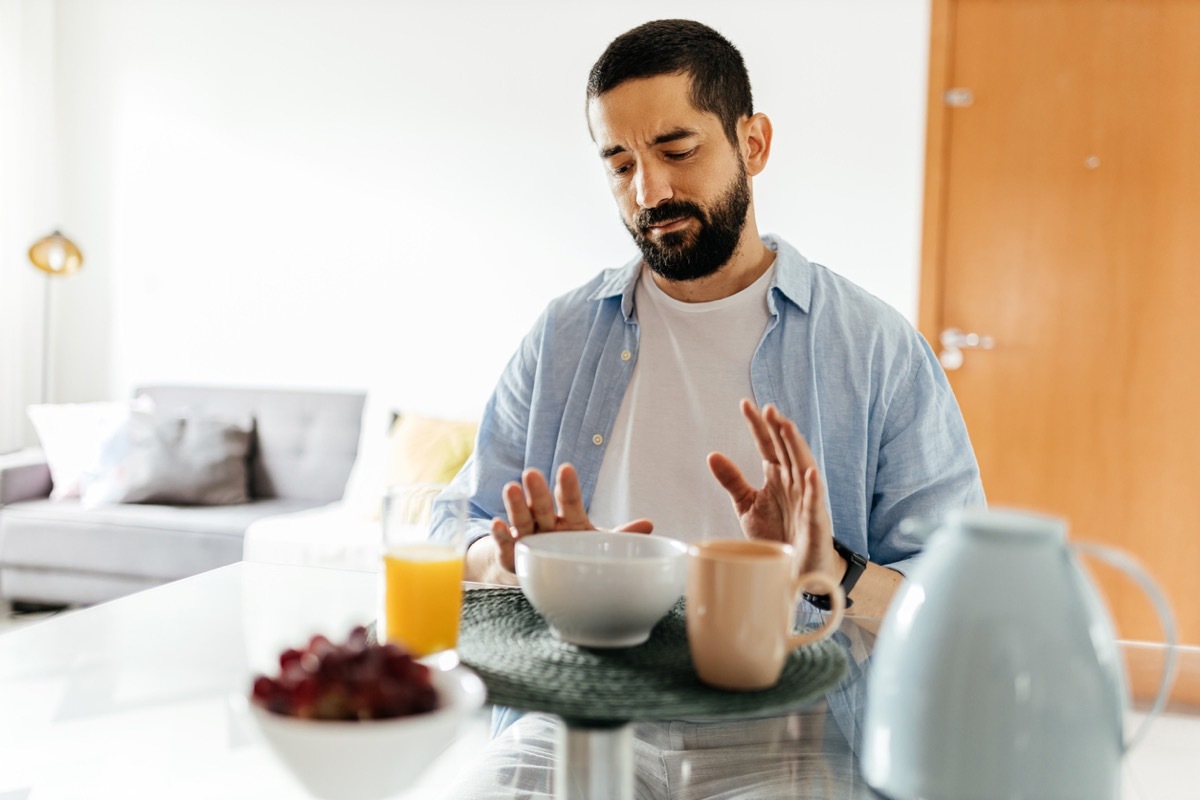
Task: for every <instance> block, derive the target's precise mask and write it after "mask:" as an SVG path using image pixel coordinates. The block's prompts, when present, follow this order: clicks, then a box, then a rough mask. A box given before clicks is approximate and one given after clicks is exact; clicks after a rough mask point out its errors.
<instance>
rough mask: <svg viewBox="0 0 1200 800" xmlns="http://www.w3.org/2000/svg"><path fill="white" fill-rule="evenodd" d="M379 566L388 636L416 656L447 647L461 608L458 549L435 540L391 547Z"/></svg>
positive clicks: (455, 631)
mask: <svg viewBox="0 0 1200 800" xmlns="http://www.w3.org/2000/svg"><path fill="white" fill-rule="evenodd" d="M383 567H384V600H383V602H384V618H385V620H386V623H387V625H386V627H387V640H388V641H389V642H394V643H395V644H398V645H401V646H402V647H405V648H407V649H408V650H409V651H410V652H411V653H412V654H413V655H414V656H416V657H418V658H419V657H421V656H427V655H429V654H430V653H437V652H440V651H442V650H450V649H452V648H453V647H454V646H455V645H456V644H457V642H458V617H459V614H461V613H462V580H463V556H462V552H461V551H459V550H458V549H457V548H455V547H450V546H446V545H438V544H413V545H403V546H399V547H391V548H388V550H387V551H386V552H385V553H384V555H383Z"/></svg>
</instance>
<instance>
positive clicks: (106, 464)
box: [80, 410, 253, 507]
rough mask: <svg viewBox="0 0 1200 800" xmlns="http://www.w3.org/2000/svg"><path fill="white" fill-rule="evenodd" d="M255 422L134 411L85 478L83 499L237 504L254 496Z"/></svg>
mask: <svg viewBox="0 0 1200 800" xmlns="http://www.w3.org/2000/svg"><path fill="white" fill-rule="evenodd" d="M252 435H253V422H252V421H231V420H229V419H220V418H214V417H204V416H198V415H189V414H182V415H180V414H166V413H162V412H154V411H138V410H134V411H131V412H130V414H129V418H128V419H127V420H126V422H125V424H124V425H122V426H121V427H119V428H118V429H117V431H116V432H115V433H114V434H113V435H112V436H110V437H109V438H108V440H107V441H106V442H105V443H104V445H103V447H102V448H101V454H100V459H99V463H98V464H97V465H96V467H95V468H94V469H93V470H89V471H88V473H87V474H86V475H85V477H84V479H83V481H82V484H83V486H82V492H81V495H80V502H81V504H82V505H84V506H87V507H94V506H99V505H106V504H110V503H158V504H162V505H204V506H217V505H234V504H237V503H246V502H249V500H250V493H249V483H250V472H249V466H248V463H247V456H248V454H249V452H250V442H251V437H252Z"/></svg>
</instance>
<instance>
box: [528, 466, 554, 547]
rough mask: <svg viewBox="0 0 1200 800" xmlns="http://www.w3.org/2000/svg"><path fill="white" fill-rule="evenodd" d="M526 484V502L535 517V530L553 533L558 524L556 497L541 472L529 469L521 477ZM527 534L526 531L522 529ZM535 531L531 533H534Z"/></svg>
mask: <svg viewBox="0 0 1200 800" xmlns="http://www.w3.org/2000/svg"><path fill="white" fill-rule="evenodd" d="M521 478H522V481H523V482H524V484H525V500H526V502H527V503H528V504H529V512H530V514H531V515H532V517H533V522H534V525H535V526H536V527H535V529H534V530H538V531H552V530H554V529H555V527H556V523H557V522H558V515H557V514H556V513H554V497H553V495H551V494H550V486H549V484H547V483H546V476H545V475H543V474H542V472H541V470H537V469H533V468H530V469H527V470H525V473H524V474H523V475H522V476H521ZM521 532H522V533H525V529H524V528H522V529H521ZM532 532H533V531H530V533H532Z"/></svg>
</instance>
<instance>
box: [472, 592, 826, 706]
mask: <svg viewBox="0 0 1200 800" xmlns="http://www.w3.org/2000/svg"><path fill="white" fill-rule="evenodd" d="M458 656H459V658H460V659H461V660H462V662H463V663H464V664H466V665H467V666H469V667H471V669H473V670H475V672H477V673H478V674H479V677H480V678H482V679H483V682H484V683H485V684H486V685H487V691H488V702H489V703H493V704H495V705H504V706H511V707H513V708H518V709H523V710H526V711H547V712H550V713H553V714H558V715H559V716H561V717H564V718H567V719H570V720H574V721H579V722H584V723H587V722H596V723H604V722H613V721H632V720H668V719H681V718H698V717H740V716H750V715H757V714H767V713H770V712H772V711H775V710H779V709H783V708H786V707H789V706H797V705H801V704H803V703H806V702H810V701H812V700H815V699H817V698H819V697H821V696H822V695H824V694H825V693H826V692H828V691H829V690H830V689H832V688H833V687H834V686H836V685H837V684H838V683H840V682H841V680H842V679H843V678H844V677H845V676H846V672H847V669H848V666H847V665H848V662H847V656H846V653H845V651H844V650H842V648H841V647H839V646H838V645H837V644H835V643H834V642H832V641H830V640H828V639H826V640H825V641H823V642H818V643H816V644H811V645H806V646H804V647H801V648H799V649H797V650H795V651H793V652H792V654H791V655H790V656H789V657H788V660H787V662H786V663H785V664H784V668H783V675H782V676H781V677H780V679H779V683H778V684H776V685H775V686H774V687H772V688H770V689H764V690H762V691H757V692H728V691H723V690H720V689H713V688H711V687H708V686H705V685H704V684H702V683H700V680H699V679H698V678H697V677H696V673H695V669H694V668H693V666H692V657H691V654H690V653H689V652H688V645H687V624H686V619H685V617H684V612H683V600H682V599H680V601H679V603H678V604H677V605H676V606H675V608H674V609H672V610H671V612H670V613H669V614H667V616H666V617H664V618H663V620H662V621H661V622H659V623H658V625H657V626H656V627H655V628H654V631H653V632H652V633H651V634H650V639H649V641H647V642H646V643H644V644H641V645H638V646H637V647H627V648H616V649H612V650H600V649H591V648H586V647H578V646H576V645H573V644H567V643H566V642H560V641H559V640H558V639H555V638H554V636H553V635H552V634H551V633H550V629H549V628H548V627H547V626H546V622H545V620H543V619H542V617H541V615H540V614H538V613H537V612H536V611H534V609H533V606H531V605H530V604H529V601H528V600H526V599H525V595H523V594H522V593H521V591H520V589H474V590H471V591H468V592H466V593H465V594H464V597H463V612H462V625H461V628H460V630H459V635H458Z"/></svg>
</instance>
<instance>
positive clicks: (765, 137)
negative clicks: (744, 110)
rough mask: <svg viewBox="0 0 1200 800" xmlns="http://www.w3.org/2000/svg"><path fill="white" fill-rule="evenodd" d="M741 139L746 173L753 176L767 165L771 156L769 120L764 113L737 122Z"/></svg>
mask: <svg viewBox="0 0 1200 800" xmlns="http://www.w3.org/2000/svg"><path fill="white" fill-rule="evenodd" d="M738 128H739V132H740V133H741V137H740V138H741V141H742V157H743V158H744V159H745V161H746V173H747V174H748V175H750V177H754V176H755V175H757V174H758V173H760V172H762V171H763V169H764V168H765V167H766V166H767V159H768V158H770V156H771V120H769V119H767V115H766V114H755V115H753V116H751V117H747V118H746V119H744V120H742V121H741V122H740V123H739V124H738Z"/></svg>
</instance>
